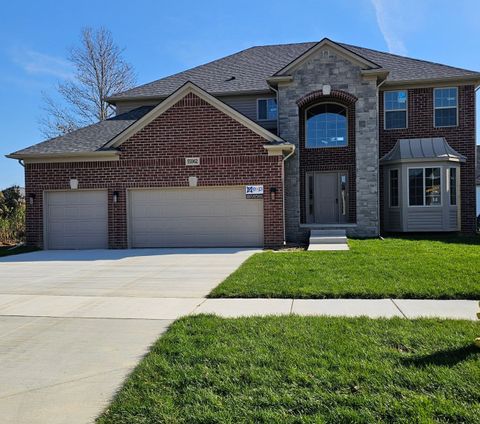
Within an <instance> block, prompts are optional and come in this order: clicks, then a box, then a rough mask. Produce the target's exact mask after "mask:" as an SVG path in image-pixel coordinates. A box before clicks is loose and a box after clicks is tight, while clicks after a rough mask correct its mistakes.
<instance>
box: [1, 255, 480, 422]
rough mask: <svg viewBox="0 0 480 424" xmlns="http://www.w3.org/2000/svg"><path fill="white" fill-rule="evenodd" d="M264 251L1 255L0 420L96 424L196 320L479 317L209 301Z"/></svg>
mask: <svg viewBox="0 0 480 424" xmlns="http://www.w3.org/2000/svg"><path fill="white" fill-rule="evenodd" d="M254 252H255V250H245V249H149V250H134V251H128V250H119V251H115V250H109V251H104V250H98V251H81V252H79V251H76V252H60V251H59V252H54V251H47V252H34V253H29V254H23V255H16V256H12V257H7V258H0V423H1V424H24V423H25V424H27V423H28V424H43V423H48V424H63V423H65V424H67V423H68V424H76V423H82V424H84V423H88V422H93V420H94V419H95V417H96V416H98V415H99V414H100V413H101V412H102V410H103V409H104V408H105V407H106V406H107V405H108V402H109V401H110V399H111V397H112V396H113V394H114V393H115V391H116V390H117V389H118V388H119V387H120V386H121V384H122V382H123V381H124V379H125V377H126V376H127V375H128V374H129V373H130V372H131V370H132V369H133V367H134V366H135V365H136V364H137V363H138V362H139V361H140V360H141V358H142V356H143V355H144V354H145V353H146V352H147V351H148V348H149V347H150V345H151V344H152V343H153V342H154V341H155V340H156V339H157V338H158V337H159V336H160V335H161V334H162V333H163V332H164V331H165V330H166V329H167V328H168V326H169V325H170V323H171V322H172V321H173V320H175V319H177V318H180V317H182V316H185V315H191V314H200V313H208V314H217V315H219V316H222V317H240V316H250V315H271V314H275V315H289V314H299V315H318V316H321V315H330V316H369V317H372V318H378V317H387V318H390V317H403V318H416V317H420V316H427V317H439V318H453V319H476V315H475V314H476V312H477V310H478V304H477V302H476V301H465V300H392V299H379V300H362V299H326V300H293V299H206V298H205V296H206V295H207V294H208V293H209V292H210V291H211V289H212V288H214V287H215V286H216V285H218V284H219V283H220V282H221V281H222V280H223V279H224V278H225V277H226V276H227V275H229V274H230V273H231V272H233V271H234V270H235V269H236V268H237V267H238V266H239V265H240V264H241V263H242V262H243V261H244V260H245V259H247V258H248V257H249V256H250V255H252V254H253V253H254Z"/></svg>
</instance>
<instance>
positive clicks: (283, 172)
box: [268, 84, 295, 246]
mask: <svg viewBox="0 0 480 424" xmlns="http://www.w3.org/2000/svg"><path fill="white" fill-rule="evenodd" d="M268 85H269V87H270V88H271V89H272V90H273V91H274V92H275V95H276V98H277V135H278V134H280V119H279V115H280V114H279V113H278V111H279V110H280V99H279V98H278V90H277V89H276V88H274V87H273V86H272V85H271V84H268ZM294 153H295V146H293V150H292V151H291V152H290V153H289V154H288V155H287V156H285V157H284V158H283V160H282V208H283V245H284V246H285V245H286V244H287V230H286V228H285V226H286V219H285V215H286V213H285V212H286V211H285V161H286V160H287V159H288V158H289V157H290V156H292V155H293V154H294Z"/></svg>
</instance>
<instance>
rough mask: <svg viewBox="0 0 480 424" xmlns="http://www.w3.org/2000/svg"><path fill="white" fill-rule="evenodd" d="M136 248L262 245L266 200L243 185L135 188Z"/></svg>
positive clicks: (132, 224) (133, 228)
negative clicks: (250, 196)
mask: <svg viewBox="0 0 480 424" xmlns="http://www.w3.org/2000/svg"><path fill="white" fill-rule="evenodd" d="M129 197H130V231H131V236H130V241H131V245H132V247H163V246H164V247H181V246H184V247H194V246H261V245H263V200H262V199H246V198H245V192H244V188H243V187H215V188H205V189H204V188H196V189H194V188H191V189H157V190H132V191H131V192H130V196H129Z"/></svg>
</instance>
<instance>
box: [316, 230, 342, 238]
mask: <svg viewBox="0 0 480 424" xmlns="http://www.w3.org/2000/svg"><path fill="white" fill-rule="evenodd" d="M346 234H347V233H346V231H345V230H339V229H331V230H310V237H345V236H346Z"/></svg>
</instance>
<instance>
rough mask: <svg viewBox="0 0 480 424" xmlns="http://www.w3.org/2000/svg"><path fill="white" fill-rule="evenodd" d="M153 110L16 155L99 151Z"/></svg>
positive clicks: (115, 119) (141, 109)
mask: <svg viewBox="0 0 480 424" xmlns="http://www.w3.org/2000/svg"><path fill="white" fill-rule="evenodd" d="M152 109H153V106H142V107H139V108H137V109H134V110H131V111H129V112H126V113H122V114H121V115H117V116H114V117H113V118H110V119H107V120H105V121H101V122H97V123H96V124H93V125H89V126H88V127H84V128H80V129H78V130H76V131H72V132H71V133H69V134H66V135H63V136H60V137H55V138H52V139H50V140H46V141H43V142H42V143H38V144H35V145H34V146H31V147H27V148H26V149H23V150H19V151H17V152H15V153H12V155H17V154H55V153H72V152H73V153H83V152H93V151H96V150H100V149H101V148H102V146H104V145H105V144H106V143H108V142H109V141H110V140H112V139H113V138H114V137H116V136H117V135H118V134H120V133H121V132H123V131H125V130H126V129H127V128H128V127H129V126H130V125H132V124H133V123H134V122H135V121H138V120H139V119H140V118H141V117H142V116H144V115H145V114H147V113H148V112H150V111H151V110H152Z"/></svg>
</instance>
